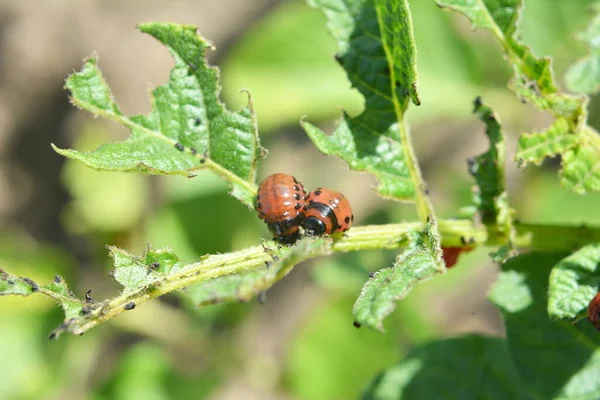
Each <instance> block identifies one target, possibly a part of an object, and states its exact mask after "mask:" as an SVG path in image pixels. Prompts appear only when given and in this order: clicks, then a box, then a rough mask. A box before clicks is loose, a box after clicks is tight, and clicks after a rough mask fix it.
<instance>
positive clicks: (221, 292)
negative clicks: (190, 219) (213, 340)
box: [182, 238, 329, 307]
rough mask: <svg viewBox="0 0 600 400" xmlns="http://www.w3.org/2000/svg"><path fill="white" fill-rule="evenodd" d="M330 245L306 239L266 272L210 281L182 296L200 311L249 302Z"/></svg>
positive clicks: (268, 265) (260, 271)
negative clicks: (207, 307)
mask: <svg viewBox="0 0 600 400" xmlns="http://www.w3.org/2000/svg"><path fill="white" fill-rule="evenodd" d="M328 245H329V240H328V239H326V238H305V239H302V240H301V241H299V242H298V243H297V244H296V245H295V246H294V247H293V248H292V249H291V251H288V252H286V253H285V255H284V256H283V257H281V258H278V259H277V261H275V262H272V263H271V262H267V263H265V265H264V267H263V268H260V269H258V270H254V271H249V272H245V273H239V274H234V275H226V276H222V277H218V278H214V279H209V280H207V281H205V282H202V283H198V284H196V285H191V286H189V287H187V288H186V289H185V291H184V292H182V293H183V295H184V297H186V298H187V299H188V300H189V301H190V302H191V303H192V304H193V305H195V306H196V307H202V306H205V305H209V304H217V303H234V302H244V301H248V300H250V299H251V298H253V297H255V296H257V295H258V294H260V293H261V292H263V291H265V290H267V289H269V288H270V287H271V286H273V285H274V284H275V283H276V282H277V281H279V280H280V279H282V278H283V277H285V276H286V275H287V274H288V273H289V272H290V271H291V269H292V268H293V267H294V266H295V265H297V264H298V263H300V262H302V261H304V260H306V259H307V258H310V257H312V256H313V255H314V254H315V251H316V250H318V251H322V249H323V248H324V247H326V246H328Z"/></svg>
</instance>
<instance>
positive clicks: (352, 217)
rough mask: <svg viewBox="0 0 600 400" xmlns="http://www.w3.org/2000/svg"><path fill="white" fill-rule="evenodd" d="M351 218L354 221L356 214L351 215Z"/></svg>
mask: <svg viewBox="0 0 600 400" xmlns="http://www.w3.org/2000/svg"><path fill="white" fill-rule="evenodd" d="M350 219H351V220H352V221H353V222H354V214H352V216H351V217H350Z"/></svg>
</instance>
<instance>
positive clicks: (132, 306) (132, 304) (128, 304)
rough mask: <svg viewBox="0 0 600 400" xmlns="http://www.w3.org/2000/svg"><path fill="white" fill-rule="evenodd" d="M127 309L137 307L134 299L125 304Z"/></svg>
mask: <svg viewBox="0 0 600 400" xmlns="http://www.w3.org/2000/svg"><path fill="white" fill-rule="evenodd" d="M124 308H125V309H126V310H133V309H134V308H135V303H134V302H133V301H132V302H131V303H127V304H125V307H124Z"/></svg>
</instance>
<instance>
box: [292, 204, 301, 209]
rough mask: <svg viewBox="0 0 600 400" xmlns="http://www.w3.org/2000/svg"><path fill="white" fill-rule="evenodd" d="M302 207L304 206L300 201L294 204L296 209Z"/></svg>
mask: <svg viewBox="0 0 600 400" xmlns="http://www.w3.org/2000/svg"><path fill="white" fill-rule="evenodd" d="M300 207H302V206H301V205H300V203H296V205H295V206H294V208H295V209H296V210H299V209H300Z"/></svg>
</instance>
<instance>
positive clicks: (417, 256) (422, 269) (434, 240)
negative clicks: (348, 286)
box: [354, 220, 446, 331]
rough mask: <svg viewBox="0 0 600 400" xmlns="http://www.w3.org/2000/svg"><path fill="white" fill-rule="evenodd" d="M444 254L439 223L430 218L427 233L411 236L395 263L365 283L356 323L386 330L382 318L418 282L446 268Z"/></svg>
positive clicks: (360, 297) (355, 317)
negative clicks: (438, 228) (438, 227)
mask: <svg viewBox="0 0 600 400" xmlns="http://www.w3.org/2000/svg"><path fill="white" fill-rule="evenodd" d="M441 256H442V251H441V248H440V242H439V233H438V230H437V224H436V223H435V221H433V220H430V222H429V223H428V224H427V227H426V229H425V231H424V232H422V233H420V234H414V235H413V236H412V238H411V241H410V243H409V245H408V248H407V249H406V250H405V251H404V252H403V253H402V254H400V255H399V256H398V257H397V258H396V262H395V263H394V265H393V266H391V267H388V268H383V269H381V270H379V271H377V272H376V273H375V274H374V275H373V276H372V277H371V278H370V279H369V280H368V281H367V283H365V285H364V286H363V289H362V291H361V293H360V295H359V297H358V299H357V300H356V303H354V320H355V321H356V324H357V326H362V325H364V326H367V327H369V328H373V329H377V330H379V331H383V320H384V319H385V318H386V317H387V316H388V315H389V314H390V313H391V312H392V311H394V309H395V308H396V302H397V301H398V300H402V299H403V298H404V297H406V296H407V295H408V292H410V290H411V289H412V287H413V286H414V285H416V284H417V283H419V282H421V281H423V280H426V279H430V278H432V277H434V276H435V275H438V274H441V273H443V272H444V271H445V269H446V267H445V266H444V263H443V261H442V258H441Z"/></svg>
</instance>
